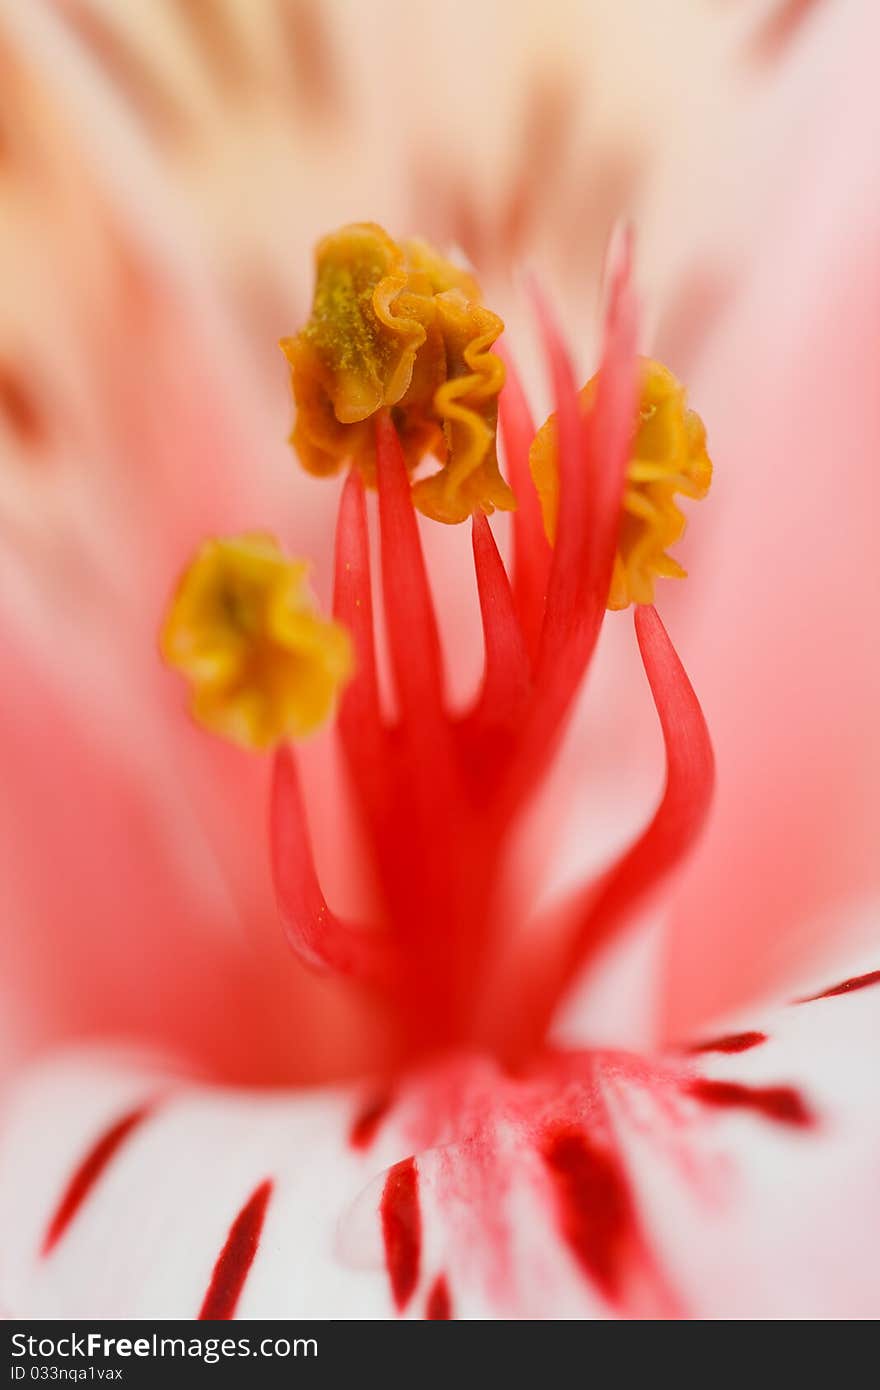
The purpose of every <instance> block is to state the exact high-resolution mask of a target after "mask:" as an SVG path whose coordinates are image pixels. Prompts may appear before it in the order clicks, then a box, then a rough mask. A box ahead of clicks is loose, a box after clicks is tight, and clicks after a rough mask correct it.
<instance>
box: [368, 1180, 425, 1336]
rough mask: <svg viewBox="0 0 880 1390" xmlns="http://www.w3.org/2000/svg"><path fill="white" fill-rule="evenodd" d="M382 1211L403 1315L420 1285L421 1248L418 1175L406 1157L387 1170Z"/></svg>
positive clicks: (387, 1253) (387, 1254) (390, 1272)
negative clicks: (417, 1286) (416, 1287)
mask: <svg viewBox="0 0 880 1390" xmlns="http://www.w3.org/2000/svg"><path fill="white" fill-rule="evenodd" d="M379 1210H380V1213H381V1216H382V1236H383V1238H384V1241H385V1263H386V1265H387V1266H388V1277H389V1279H390V1280H391V1292H392V1293H393V1295H394V1302H395V1303H396V1304H397V1308H398V1311H399V1312H403V1310H404V1308H405V1307H406V1305H407V1303H408V1302H409V1300H410V1298H411V1297H412V1293H413V1290H414V1289H415V1286H416V1283H417V1282H418V1277H419V1258H420V1256H421V1249H422V1219H421V1213H420V1212H419V1174H418V1170H417V1168H416V1161H415V1159H414V1158H405V1159H403V1160H402V1162H400V1163H395V1165H394V1167H393V1168H390V1169H389V1170H388V1176H387V1177H386V1179H385V1187H384V1189H383V1192H382V1202H381V1204H380V1208H379Z"/></svg>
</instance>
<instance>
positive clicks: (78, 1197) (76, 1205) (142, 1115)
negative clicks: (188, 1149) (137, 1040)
mask: <svg viewBox="0 0 880 1390" xmlns="http://www.w3.org/2000/svg"><path fill="white" fill-rule="evenodd" d="M151 1108H152V1107H151V1106H149V1105H139V1106H138V1107H137V1109H136V1110H129V1111H128V1112H127V1114H125V1115H123V1116H122V1118H121V1119H119V1120H117V1121H116V1123H115V1124H114V1125H112V1126H111V1127H110V1129H108V1130H106V1131H105V1133H104V1134H102V1135H101V1137H100V1139H98V1140H97V1142H96V1143H95V1144H93V1145H92V1147H91V1149H89V1152H88V1153H87V1154H86V1156H85V1158H84V1159H83V1160H82V1162H81V1163H80V1165H79V1167H78V1168H77V1169H76V1172H75V1173H74V1174H73V1177H72V1178H71V1179H70V1182H69V1183H68V1184H67V1187H66V1188H65V1191H64V1195H63V1196H62V1198H61V1201H60V1202H59V1203H58V1206H57V1207H56V1209H55V1213H54V1215H53V1217H52V1220H51V1221H50V1222H49V1225H48V1226H47V1227H46V1234H45V1236H44V1237H43V1246H42V1253H43V1254H44V1255H48V1254H49V1252H50V1250H52V1249H53V1248H54V1247H55V1246H56V1245H57V1244H58V1241H59V1240H60V1239H61V1237H62V1236H63V1234H64V1232H65V1231H66V1230H67V1227H68V1226H69V1225H70V1223H71V1221H72V1220H73V1218H74V1217H75V1216H76V1213H77V1212H78V1211H79V1209H80V1207H81V1206H82V1204H83V1202H84V1201H85V1200H86V1198H87V1197H88V1195H89V1193H90V1192H91V1190H92V1188H93V1187H94V1186H95V1183H96V1182H97V1181H98V1179H99V1177H100V1176H101V1174H102V1173H103V1171H104V1169H105V1168H106V1167H107V1165H108V1163H109V1162H110V1160H111V1159H112V1158H113V1156H114V1154H115V1153H116V1151H117V1149H119V1148H120V1147H121V1146H122V1144H124V1143H125V1140H126V1139H127V1138H128V1136H129V1135H130V1134H131V1133H132V1131H133V1130H134V1129H136V1128H137V1126H138V1125H139V1124H140V1123H141V1122H142V1121H143V1120H145V1119H146V1118H147V1116H148V1115H149V1113H150V1110H151Z"/></svg>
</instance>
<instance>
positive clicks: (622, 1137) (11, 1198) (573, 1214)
mask: <svg viewBox="0 0 880 1390" xmlns="http://www.w3.org/2000/svg"><path fill="white" fill-rule="evenodd" d="M869 975H870V972H862V975H861V976H860V977H859V978H864V979H868V977H869ZM852 978H855V977H852ZM820 983H821V982H817V984H820ZM840 983H841V984H842V983H843V981H841V982H840ZM815 993H816V994H819V995H820V997H818V998H811V999H810V1000H808V1001H805V1002H799V1003H794V1004H792V1005H789V1006H787V1007H786V1008H784V1009H781V1010H779V1011H778V1012H777V1013H776V1014H775V1015H774V1016H772V1017H764V1018H760V1019H756V1020H751V1022H752V1023H753V1024H760V1027H751V1028H749V1029H746V1028H742V1029H740V1031H739V1033H738V1034H735V1033H733V1032H731V1033H729V1034H727V1035H725V1036H720V1037H717V1038H716V1039H715V1040H714V1041H713V1040H710V1039H703V1040H696V1042H695V1043H694V1044H693V1045H692V1046H691V1047H690V1048H688V1049H686V1050H682V1052H681V1053H680V1054H677V1055H670V1056H667V1057H666V1058H663V1059H658V1060H653V1061H652V1060H648V1059H645V1058H642V1057H638V1056H636V1055H633V1054H627V1053H614V1052H593V1053H568V1054H566V1053H558V1054H553V1055H551V1056H549V1057H546V1058H545V1059H544V1060H543V1062H541V1063H540V1065H537V1066H536V1067H535V1068H534V1069H532V1070H531V1071H529V1072H528V1073H527V1074H524V1075H521V1076H519V1077H509V1076H504V1075H503V1074H501V1073H499V1072H498V1070H497V1069H496V1067H495V1066H494V1064H492V1063H490V1062H488V1061H481V1060H479V1059H476V1058H462V1059H458V1060H450V1061H448V1062H446V1063H443V1064H438V1065H436V1066H435V1067H434V1068H433V1069H432V1070H430V1071H426V1072H424V1073H423V1074H421V1075H420V1076H418V1077H415V1078H413V1079H411V1080H410V1081H408V1082H405V1083H403V1082H402V1083H400V1085H399V1087H398V1089H397V1091H396V1092H395V1094H394V1095H392V1096H389V1095H387V1094H380V1093H376V1094H373V1095H363V1094H359V1093H358V1092H356V1091H355V1090H352V1089H345V1090H343V1089H338V1090H332V1091H331V1090H326V1091H312V1092H306V1091H303V1092H299V1093H295V1092H286V1093H275V1094H265V1093H264V1094H262V1095H260V1094H255V1093H248V1092H244V1091H230V1090H220V1089H208V1088H205V1087H199V1086H196V1085H193V1084H191V1083H186V1082H184V1081H182V1080H180V1079H176V1078H175V1077H174V1076H169V1075H168V1073H167V1072H165V1073H164V1074H163V1073H162V1072H161V1071H159V1070H157V1069H156V1068H155V1067H152V1068H151V1067H148V1066H145V1065H144V1064H140V1065H135V1064H133V1063H124V1062H122V1061H118V1062H112V1061H107V1060H104V1061H101V1060H99V1059H96V1058H95V1057H94V1056H79V1057H72V1058H70V1057H69V1058H67V1059H62V1060H61V1061H60V1062H58V1063H55V1064H53V1065H51V1066H49V1067H46V1068H44V1069H43V1070H41V1071H37V1072H35V1073H32V1074H31V1075H30V1077H29V1078H27V1079H26V1080H25V1081H24V1082H23V1083H22V1084H21V1085H20V1087H19V1088H18V1090H17V1091H16V1092H15V1093H14V1094H13V1095H12V1097H11V1098H10V1100H9V1103H8V1104H7V1107H6V1111H5V1116H4V1122H3V1126H2V1133H0V1192H2V1197H0V1225H2V1228H3V1230H4V1242H3V1246H2V1250H0V1302H2V1303H3V1305H4V1306H5V1307H6V1308H7V1309H8V1310H9V1311H10V1312H11V1314H12V1315H13V1316H29V1317H34V1316H37V1317H51V1316H59V1315H63V1316H66V1317H77V1316H89V1317H101V1316H103V1317H108V1316H118V1317H124V1316H127V1317H161V1316H166V1317H175V1316H176V1317H185V1318H186V1317H196V1316H198V1314H199V1311H200V1310H201V1309H202V1308H203V1307H204V1306H207V1307H209V1308H211V1309H213V1310H215V1311H216V1310H222V1309H225V1310H226V1311H225V1313H223V1315H225V1316H233V1315H234V1316H238V1317H241V1318H248V1317H308V1316H325V1317H346V1316H348V1317H390V1316H406V1317H414V1318H422V1317H428V1318H446V1317H508V1316H517V1317H547V1318H558V1317H618V1316H624V1317H631V1316H635V1317H642V1318H644V1317H648V1318H656V1317H678V1316H691V1317H708V1318H716V1317H739V1318H766V1317H779V1318H804V1317H810V1318H827V1317H838V1316H846V1317H853V1316H856V1317H861V1316H864V1317H869V1316H876V1315H877V1313H878V1310H880V1309H878V1298H877V1291H876V1281H874V1280H872V1279H870V1278H868V1277H866V1275H867V1272H868V1271H869V1270H870V1268H871V1267H872V1263H873V1260H874V1251H875V1249H876V1244H877V1240H878V1238H880V1200H878V1198H877V1183H876V1179H877V1161H878V1152H880V1114H878V1106H877V1083H876V1038H877V1019H878V1012H880V988H871V987H870V985H869V984H865V985H863V986H862V987H860V988H851V989H848V990H843V992H838V993H835V992H834V986H833V984H832V986H831V987H830V989H829V988H826V989H825V990H824V991H820V990H818V989H817V990H816V991H815ZM737 1038H739V1039H744V1040H745V1041H743V1042H742V1045H741V1046H740V1045H739V1044H738V1043H737V1042H736V1041H735V1040H736V1039H737ZM731 1039H734V1041H733V1042H731V1041H730V1040H731ZM145 1107H149V1108H148V1109H145ZM133 1116H136V1117H137V1118H136V1119H132V1117H133ZM50 1134H51V1136H52V1140H51V1142H48V1137H49V1135H50ZM83 1175H85V1178H84V1176H83ZM86 1178H88V1181H86ZM71 1194H74V1195H73V1196H72V1195H71ZM61 1213H63V1214H64V1219H63V1221H62V1220H61V1219H60V1214H61ZM47 1232H54V1238H53V1239H52V1240H48V1241H47ZM217 1315H218V1316H219V1315H221V1313H220V1312H218V1314H217Z"/></svg>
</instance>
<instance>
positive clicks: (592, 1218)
mask: <svg viewBox="0 0 880 1390" xmlns="http://www.w3.org/2000/svg"><path fill="white" fill-rule="evenodd" d="M542 1157H543V1159H544V1162H545V1163H546V1165H547V1167H548V1169H549V1171H550V1173H551V1175H552V1178H553V1181H554V1183H555V1185H556V1195H557V1199H558V1202H559V1213H560V1224H561V1226H562V1233H563V1235H564V1237H565V1239H566V1241H567V1242H568V1244H569V1246H570V1247H571V1249H572V1251H573V1253H574V1254H575V1256H576V1257H577V1259H578V1261H579V1263H580V1264H581V1265H582V1267H583V1269H584V1271H585V1273H586V1274H587V1275H588V1276H589V1277H590V1278H591V1279H593V1280H595V1282H596V1283H597V1284H598V1285H599V1287H600V1289H601V1290H602V1292H603V1293H604V1294H605V1295H606V1297H608V1298H610V1299H614V1298H616V1297H617V1296H618V1294H619V1293H620V1285H621V1276H622V1274H623V1267H624V1266H623V1257H624V1254H625V1249H626V1246H627V1245H628V1243H629V1241H630V1238H631V1237H632V1235H633V1234H634V1226H635V1221H634V1215H633V1207H632V1200H631V1197H630V1192H629V1186H628V1183H627V1180H626V1175H625V1173H624V1171H623V1168H622V1166H621V1164H620V1162H619V1161H618V1160H617V1158H616V1157H615V1156H614V1155H613V1154H612V1153H608V1152H606V1151H604V1150H602V1149H597V1148H595V1147H594V1146H593V1145H592V1144H591V1143H590V1141H589V1140H588V1139H587V1137H586V1135H584V1134H582V1133H581V1132H580V1131H579V1130H566V1131H562V1132H558V1133H556V1134H553V1135H551V1136H550V1138H549V1140H548V1141H547V1142H546V1143H545V1144H544V1146H543V1150H542Z"/></svg>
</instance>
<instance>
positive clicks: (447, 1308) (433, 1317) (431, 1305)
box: [425, 1274, 452, 1322]
mask: <svg viewBox="0 0 880 1390" xmlns="http://www.w3.org/2000/svg"><path fill="white" fill-rule="evenodd" d="M451 1317H452V1299H451V1298H450V1297H449V1285H448V1284H447V1282H446V1276H445V1275H443V1274H438V1275H437V1278H436V1279H435V1280H434V1283H433V1284H432V1285H431V1292H430V1293H429V1294H428V1302H427V1303H426V1305H425V1320H426V1321H427V1322H448V1321H449V1319H450V1318H451Z"/></svg>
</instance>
